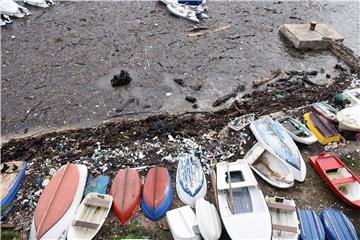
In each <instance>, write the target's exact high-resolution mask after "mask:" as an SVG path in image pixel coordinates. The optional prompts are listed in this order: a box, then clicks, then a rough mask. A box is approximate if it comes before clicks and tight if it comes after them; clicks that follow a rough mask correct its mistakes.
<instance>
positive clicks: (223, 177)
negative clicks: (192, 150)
mask: <svg viewBox="0 0 360 240" xmlns="http://www.w3.org/2000/svg"><path fill="white" fill-rule="evenodd" d="M216 172H217V192H218V202H219V210H220V215H221V219H222V221H223V223H224V226H225V228H226V231H227V233H228V235H229V236H230V238H231V239H270V238H271V233H272V228H271V218H270V213H269V209H268V207H267V205H266V202H265V199H264V196H263V194H262V192H261V190H260V188H259V187H258V183H257V182H256V179H255V177H254V175H253V173H252V172H251V169H250V167H249V165H248V164H247V162H246V161H244V160H238V161H236V162H231V163H229V162H221V163H218V164H217V165H216Z"/></svg>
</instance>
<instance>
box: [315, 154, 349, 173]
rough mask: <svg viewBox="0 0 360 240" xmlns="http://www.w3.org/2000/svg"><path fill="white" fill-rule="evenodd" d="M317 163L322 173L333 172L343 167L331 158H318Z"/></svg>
mask: <svg viewBox="0 0 360 240" xmlns="http://www.w3.org/2000/svg"><path fill="white" fill-rule="evenodd" d="M317 163H318V164H319V165H320V167H321V169H323V170H324V171H328V170H334V169H338V168H342V167H343V165H342V164H341V163H339V162H338V161H336V160H335V159H334V158H333V157H324V158H320V159H318V161H317Z"/></svg>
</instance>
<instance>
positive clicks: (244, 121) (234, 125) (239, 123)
mask: <svg viewBox="0 0 360 240" xmlns="http://www.w3.org/2000/svg"><path fill="white" fill-rule="evenodd" d="M254 120H255V115H254V114H252V113H251V114H245V115H242V116H240V117H237V118H235V119H234V120H233V121H231V122H229V123H228V127H229V128H230V129H232V130H234V131H236V132H238V131H240V130H241V129H243V128H244V127H246V126H248V125H249V124H250V123H252V121H254Z"/></svg>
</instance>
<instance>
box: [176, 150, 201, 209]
mask: <svg viewBox="0 0 360 240" xmlns="http://www.w3.org/2000/svg"><path fill="white" fill-rule="evenodd" d="M177 159H178V161H179V163H178V167H177V172H176V192H177V194H178V196H179V198H180V200H181V201H183V202H184V203H185V204H187V205H189V206H190V207H192V208H193V207H195V203H196V200H197V199H199V198H202V197H205V195H206V191H207V184H206V177H205V174H204V171H203V169H202V166H201V162H200V160H199V158H197V157H196V156H195V155H193V154H188V153H182V154H179V156H178V157H177Z"/></svg>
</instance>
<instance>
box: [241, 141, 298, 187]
mask: <svg viewBox="0 0 360 240" xmlns="http://www.w3.org/2000/svg"><path fill="white" fill-rule="evenodd" d="M244 160H245V161H247V162H248V163H249V165H250V167H251V169H252V170H253V171H254V172H255V173H257V174H258V175H259V176H260V177H261V178H262V179H264V180H265V181H266V182H267V183H269V184H270V185H272V186H274V187H278V188H289V187H292V186H293V185H294V176H293V174H292V171H291V169H290V167H289V166H288V165H287V164H286V162H284V161H282V160H281V159H280V158H278V157H277V156H276V155H274V154H272V153H271V152H269V151H268V150H266V149H265V148H264V147H263V146H262V145H261V144H260V143H256V144H255V145H254V146H253V147H252V148H251V149H250V150H249V152H247V153H246V155H245V157H244Z"/></svg>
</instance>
